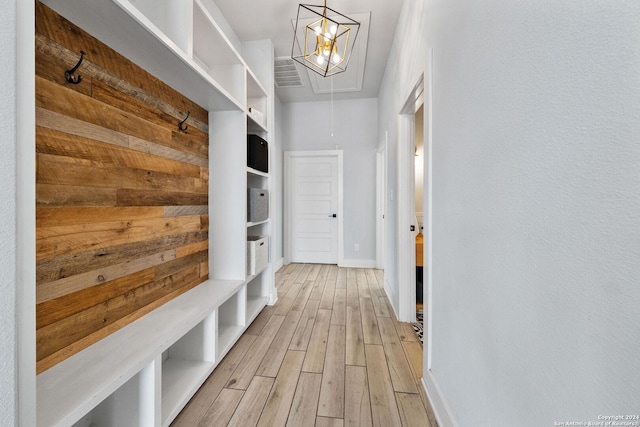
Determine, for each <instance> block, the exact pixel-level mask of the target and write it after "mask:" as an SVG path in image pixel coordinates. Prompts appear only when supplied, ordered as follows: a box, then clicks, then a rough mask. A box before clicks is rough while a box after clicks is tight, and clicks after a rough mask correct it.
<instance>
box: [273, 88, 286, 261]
mask: <svg viewBox="0 0 640 427" xmlns="http://www.w3.org/2000/svg"><path fill="white" fill-rule="evenodd" d="M274 98H275V124H274V127H275V142H276V147H275V149H272V152H271V155H272V158H271V162H272V163H271V164H272V166H273V172H272V173H271V175H272V176H273V188H274V190H275V191H278V194H279V198H278V201H277V204H276V205H275V208H276V211H275V212H273V215H274V224H275V239H276V240H275V242H274V254H273V259H274V261H276V263H277V264H278V265H280V264H281V263H282V262H283V260H284V246H283V239H284V197H283V191H284V182H283V176H284V155H283V152H282V139H283V131H282V103H281V102H280V99H279V98H278V97H277V96H275V97H274Z"/></svg>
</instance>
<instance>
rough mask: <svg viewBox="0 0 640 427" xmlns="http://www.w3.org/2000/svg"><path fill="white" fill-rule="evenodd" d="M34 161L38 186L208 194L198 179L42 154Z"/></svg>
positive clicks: (204, 185)
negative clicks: (36, 165)
mask: <svg viewBox="0 0 640 427" xmlns="http://www.w3.org/2000/svg"><path fill="white" fill-rule="evenodd" d="M36 161H37V164H38V167H37V169H36V181H37V182H38V183H40V184H55V185H69V186H80V185H83V186H88V187H99V188H118V189H121V188H122V189H134V190H156V191H162V192H167V193H170V192H186V193H197V194H201V195H206V194H208V183H207V182H206V181H204V180H202V179H200V178H193V177H189V176H179V175H172V174H167V173H162V172H154V171H152V170H143V169H133V168H129V167H125V166H121V165H120V164H110V163H102V162H95V161H92V160H85V159H79V158H73V157H62V156H57V155H50V154H42V153H39V154H37V155H36Z"/></svg>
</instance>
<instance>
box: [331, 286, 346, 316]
mask: <svg viewBox="0 0 640 427" xmlns="http://www.w3.org/2000/svg"><path fill="white" fill-rule="evenodd" d="M346 308H347V290H346V289H336V291H335V296H334V299H333V314H332V315H331V324H332V325H346V324H347V319H346Z"/></svg>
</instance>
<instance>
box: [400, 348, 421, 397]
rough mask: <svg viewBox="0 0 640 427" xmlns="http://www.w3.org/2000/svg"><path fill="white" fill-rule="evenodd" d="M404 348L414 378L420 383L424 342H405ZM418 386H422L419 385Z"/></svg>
mask: <svg viewBox="0 0 640 427" xmlns="http://www.w3.org/2000/svg"><path fill="white" fill-rule="evenodd" d="M402 348H403V349H404V354H405V356H406V357H407V361H408V362H409V367H410V368H411V373H413V378H414V379H415V380H416V383H418V384H420V379H421V378H422V360H423V354H422V343H420V341H411V342H403V343H402ZM418 388H420V386H419V385H418Z"/></svg>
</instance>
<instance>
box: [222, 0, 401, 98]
mask: <svg viewBox="0 0 640 427" xmlns="http://www.w3.org/2000/svg"><path fill="white" fill-rule="evenodd" d="M214 1H215V3H216V5H217V6H218V8H219V9H220V11H221V12H222V14H223V15H224V17H225V18H226V20H227V21H228V22H229V25H230V26H231V27H232V28H233V30H234V32H235V33H236V35H237V36H238V38H239V39H240V41H251V40H264V39H271V40H272V41H273V43H274V45H275V51H276V52H275V55H276V58H278V57H291V46H292V44H293V26H292V21H293V20H295V18H296V15H297V13H298V5H299V3H297V2H295V1H294V0H214ZM402 2H403V0H327V7H329V8H331V9H334V10H336V11H338V12H340V13H342V14H344V15H347V16H349V17H352V18H355V19H356V20H357V17H359V16H365V14H366V15H369V16H370V21H369V25H368V26H367V25H362V26H361V30H360V33H359V34H358V41H359V42H360V43H362V42H365V43H364V44H363V45H362V46H363V48H362V50H366V58H365V57H364V55H363V54H362V52H360V53H358V54H357V55H356V53H355V52H354V56H353V57H352V60H351V62H350V63H349V67H348V68H347V71H346V72H344V73H341V74H338V75H336V76H334V77H333V92H334V95H333V97H334V99H351V98H375V97H377V96H378V89H379V88H380V83H381V82H382V77H383V75H384V70H385V66H386V64H387V58H388V57H389V50H390V49H391V44H392V42H393V36H394V34H395V30H396V25H397V23H398V16H399V15H400V9H401V8H402ZM313 4H318V5H322V4H323V1H321V0H315V2H313ZM367 29H368V31H367ZM367 38H368V39H367ZM358 65H360V66H362V67H363V71H364V73H363V75H362V77H360V76H359V75H358V73H357V71H358ZM297 66H298V67H299V68H298V70H299V72H300V74H301V75H302V80H303V82H304V87H294V88H283V87H277V88H276V94H277V95H278V97H279V98H280V100H281V101H282V102H303V101H321V100H326V99H329V98H330V96H331V95H330V94H329V93H327V92H330V91H329V90H327V89H329V88H330V79H331V78H322V77H319V76H318V77H316V75H315V73H313V72H310V73H307V70H306V68H304V67H302V66H300V65H297ZM309 74H311V75H312V77H313V78H315V79H316V81H315V82H314V85H315V86H316V87H317V89H319V91H320V92H324V94H314V91H313V88H312V82H311V80H310V79H309ZM358 80H360V81H359V82H358ZM354 82H356V83H359V85H358V84H354ZM358 86H361V89H358V88H357V87H358Z"/></svg>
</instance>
